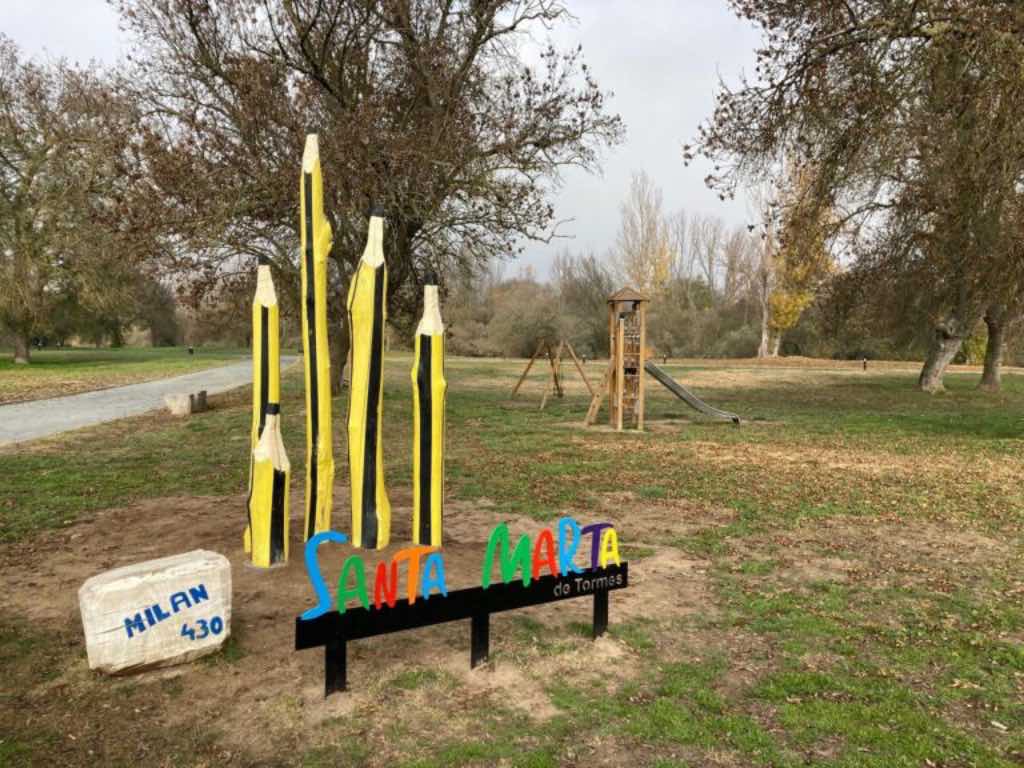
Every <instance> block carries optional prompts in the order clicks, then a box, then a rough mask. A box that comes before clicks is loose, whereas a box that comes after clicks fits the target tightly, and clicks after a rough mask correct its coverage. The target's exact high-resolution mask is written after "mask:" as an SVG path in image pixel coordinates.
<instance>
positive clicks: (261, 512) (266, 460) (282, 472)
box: [249, 403, 291, 568]
mask: <svg viewBox="0 0 1024 768" xmlns="http://www.w3.org/2000/svg"><path fill="white" fill-rule="evenodd" d="M266 413H267V418H266V422H265V424H264V425H263V434H262V435H260V439H259V442H258V443H257V444H256V449H255V450H254V451H253V452H252V490H251V491H250V493H249V527H250V530H251V531H252V540H251V547H252V564H253V565H255V566H257V567H260V568H269V567H270V566H272V565H277V564H278V563H285V562H287V561H288V487H289V485H290V484H291V464H289V463H288V456H287V455H286V454H285V452H284V443H283V442H282V440H281V425H280V423H279V420H280V414H281V406H280V405H279V404H278V403H267V411H266Z"/></svg>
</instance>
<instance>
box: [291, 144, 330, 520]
mask: <svg viewBox="0 0 1024 768" xmlns="http://www.w3.org/2000/svg"><path fill="white" fill-rule="evenodd" d="M299 191H300V200H301V205H300V216H299V222H300V225H301V229H302V238H301V239H302V349H303V353H304V356H305V365H306V520H305V528H304V532H303V538H304V539H309V538H310V537H312V536H313V535H314V534H316V533H321V532H323V531H328V530H330V528H331V493H332V490H333V488H334V452H333V446H332V444H331V360H330V354H329V352H328V347H327V254H328V252H329V251H330V250H331V238H332V234H331V225H330V222H328V221H327V217H326V216H325V215H324V181H323V176H322V175H321V171H320V147H319V144H318V142H317V136H316V134H315V133H314V134H310V135H309V136H307V137H306V148H305V151H304V152H303V153H302V179H301V181H300V183H299Z"/></svg>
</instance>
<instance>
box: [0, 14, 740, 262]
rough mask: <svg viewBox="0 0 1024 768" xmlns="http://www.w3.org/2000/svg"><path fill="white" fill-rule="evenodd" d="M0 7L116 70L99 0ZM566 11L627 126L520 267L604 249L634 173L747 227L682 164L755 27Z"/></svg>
mask: <svg viewBox="0 0 1024 768" xmlns="http://www.w3.org/2000/svg"><path fill="white" fill-rule="evenodd" d="M0 6H2V11H0V31H2V32H4V33H5V34H7V35H8V36H10V37H12V38H13V39H14V40H15V41H16V42H17V43H18V44H19V45H20V46H21V47H22V49H23V50H24V51H25V52H26V53H27V54H29V55H46V54H50V55H53V56H67V57H68V58H70V59H72V60H78V61H80V62H83V63H84V62H86V61H88V60H89V59H92V58H96V59H100V60H102V61H104V62H107V63H114V62H116V61H117V59H118V58H119V57H120V56H121V55H122V54H123V53H124V52H125V47H126V45H125V41H124V39H123V37H122V35H121V33H120V32H119V31H118V25H117V17H116V15H115V14H114V13H113V12H112V11H111V10H110V8H109V7H108V6H107V4H106V2H104V0H0ZM569 6H570V8H571V9H572V12H573V13H574V15H575V16H576V17H577V21H576V22H575V23H574V24H571V25H567V26H564V27H561V28H559V29H557V30H554V31H553V32H552V37H553V38H554V40H555V42H556V43H558V44H559V45H564V46H568V45H575V44H576V43H582V44H583V51H584V55H585V57H586V61H587V63H588V64H589V65H590V66H591V68H592V69H593V73H594V75H595V77H596V79H597V81H598V82H599V83H600V84H601V86H602V87H603V88H605V89H608V90H611V91H613V92H614V98H612V99H611V101H610V105H609V106H610V108H611V109H612V110H613V111H615V112H618V114H620V115H621V116H622V118H623V119H624V120H625V123H626V131H627V133H626V140H625V143H623V144H621V145H620V146H618V147H616V148H614V149H613V150H611V151H610V152H607V153H606V154H605V157H604V162H603V166H604V172H603V174H602V175H601V176H592V175H588V174H585V173H582V172H576V171H570V172H569V173H567V174H566V175H565V179H564V185H563V186H562V188H561V189H560V190H559V191H558V193H557V194H556V196H555V210H556V214H557V216H558V218H559V219H572V220H573V221H572V222H571V223H569V224H567V225H564V226H563V227H562V228H561V230H560V231H561V232H562V233H564V234H566V235H571V236H572V239H571V240H560V241H557V242H556V243H554V244H552V245H535V244H527V246H526V252H525V257H524V259H523V260H524V261H525V263H527V264H531V265H533V266H534V267H535V268H536V270H537V272H538V273H539V274H540V275H541V276H545V275H546V274H547V267H548V264H549V263H550V260H551V258H552V257H553V256H554V254H555V252H556V251H557V250H559V249H561V248H564V247H569V248H570V249H572V250H574V251H587V250H593V251H595V252H597V253H599V254H603V253H605V251H606V250H607V249H608V248H609V247H610V246H611V244H612V243H613V241H614V239H615V233H616V231H617V229H618V219H619V205H620V204H621V202H622V199H623V197H624V195H625V193H626V190H627V189H628V187H629V179H630V175H631V173H632V172H633V171H634V170H645V171H647V173H648V174H649V175H650V176H651V177H652V178H653V179H654V181H655V183H656V184H658V185H659V186H660V187H661V188H662V189H663V191H664V201H665V207H666V209H668V210H670V211H672V210H676V209H679V208H685V209H686V210H687V211H692V212H699V213H703V214H715V215H718V216H721V217H722V218H723V219H725V220H726V221H727V222H729V223H730V224H740V223H746V221H747V218H748V216H747V210H746V205H745V203H744V202H742V201H737V202H732V203H722V202H720V201H719V200H718V198H717V197H716V196H715V195H713V194H712V193H711V192H710V191H709V190H708V189H707V188H705V186H704V182H703V178H704V176H705V175H706V174H707V173H708V168H707V166H705V165H701V164H699V163H698V164H694V165H691V166H690V167H689V168H686V167H684V165H683V161H682V145H683V144H684V143H685V142H686V141H689V140H690V139H692V138H693V136H694V135H695V133H696V130H697V126H698V124H699V123H700V122H701V120H702V119H704V118H705V117H706V116H707V115H708V114H710V112H711V109H712V106H713V95H714V91H715V87H716V84H717V83H718V78H719V76H721V77H723V78H725V80H726V81H728V82H733V83H735V82H736V80H737V78H738V76H739V74H740V73H741V72H743V71H746V72H748V73H749V72H752V70H753V66H754V54H753V51H754V47H755V45H756V44H757V42H758V37H757V35H756V33H755V31H754V30H753V29H752V28H751V27H750V26H749V24H746V23H744V22H740V21H739V20H738V19H736V18H735V17H734V16H733V15H732V13H731V12H730V11H729V9H728V7H727V6H726V4H725V0H569ZM514 270H515V267H514V266H513V267H512V269H511V270H510V271H514Z"/></svg>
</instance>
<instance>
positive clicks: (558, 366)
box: [510, 339, 595, 411]
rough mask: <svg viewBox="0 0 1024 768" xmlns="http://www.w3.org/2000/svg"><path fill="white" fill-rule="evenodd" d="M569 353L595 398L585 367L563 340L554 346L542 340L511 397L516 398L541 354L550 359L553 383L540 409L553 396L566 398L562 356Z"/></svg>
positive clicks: (588, 389)
mask: <svg viewBox="0 0 1024 768" xmlns="http://www.w3.org/2000/svg"><path fill="white" fill-rule="evenodd" d="M564 352H568V353H569V356H570V357H571V358H572V361H573V363H574V364H575V365H576V370H577V371H579V373H580V378H581V379H583V383H584V384H585V385H586V387H587V391H588V392H590V396H591V397H594V394H595V393H594V388H593V387H592V386H591V384H590V380H589V379H587V374H586V373H585V372H584V371H583V366H582V365H581V364H580V359H579V358H578V357H577V356H576V350H574V349H573V348H572V344H570V343H569V342H568V341H566V340H564V339H563V340H561V341H559V342H558V344H557V345H556V344H552V342H551V340H550V339H541V341H540V343H538V344H537V349H536V350H534V353H533V356H532V357H531V358H530V361H529V362H528V363H527V364H526V368H524V369H523V372H522V374H521V375H520V376H519V381H517V382H516V385H515V386H514V387H512V394H511V396H510V397H513V398H514V397H515V396H516V394H518V392H519V388H520V387H521V386H522V385H523V382H524V381H526V376H527V374H529V373H530V369H531V368H532V367H533V363H534V361H535V360H536V359H537V358H538V357H541V354H542V353H543V355H544V356H545V357H547V359H548V364H549V365H550V366H551V383H550V384H549V386H548V388H547V390H545V392H544V397H543V398H542V399H541V401H540V409H541V410H542V411H543V410H544V406H545V405H547V404H548V399H549V398H550V397H552V396H555V397H564V395H565V392H564V391H563V390H562V354H563V353H564Z"/></svg>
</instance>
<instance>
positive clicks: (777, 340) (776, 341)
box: [771, 331, 782, 357]
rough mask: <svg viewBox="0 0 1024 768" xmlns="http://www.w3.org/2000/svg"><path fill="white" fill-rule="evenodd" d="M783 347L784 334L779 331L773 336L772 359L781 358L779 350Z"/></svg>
mask: <svg viewBox="0 0 1024 768" xmlns="http://www.w3.org/2000/svg"><path fill="white" fill-rule="evenodd" d="M781 346H782V332H781V331H777V332H776V333H775V334H773V336H772V350H771V356H772V357H778V356H779V348H780V347H781Z"/></svg>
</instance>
